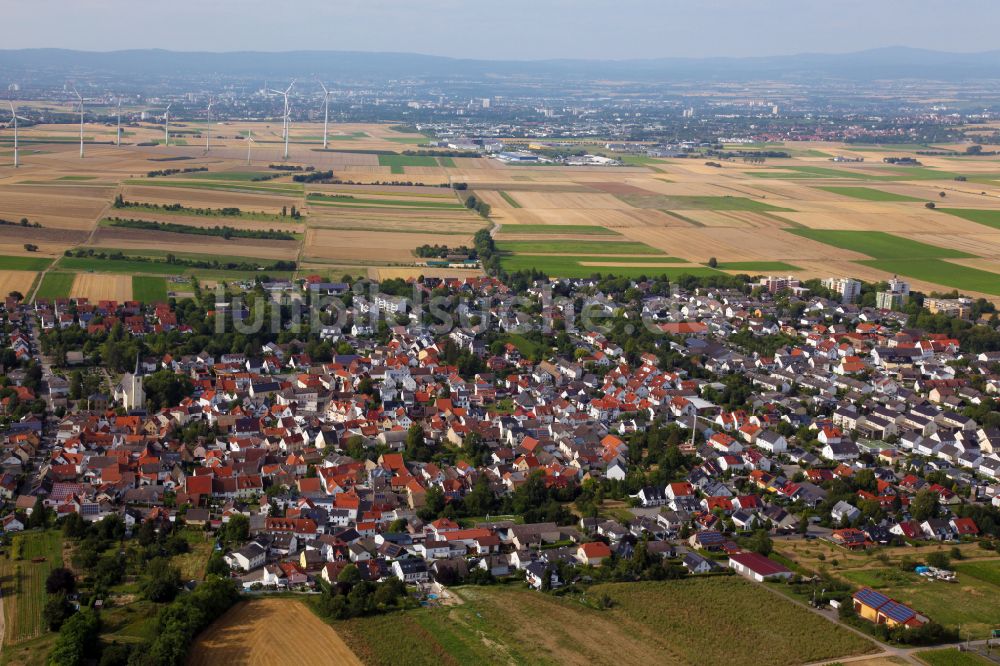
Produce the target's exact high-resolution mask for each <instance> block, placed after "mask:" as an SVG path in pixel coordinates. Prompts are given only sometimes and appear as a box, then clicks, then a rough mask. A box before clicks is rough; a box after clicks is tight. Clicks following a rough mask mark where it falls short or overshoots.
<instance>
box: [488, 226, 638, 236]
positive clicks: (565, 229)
mask: <svg viewBox="0 0 1000 666" xmlns="http://www.w3.org/2000/svg"><path fill="white" fill-rule="evenodd" d="M500 233H501V234H539V235H560V236H562V235H573V236H621V234H620V233H618V232H617V231H614V230H613V229H608V228H607V227H598V226H594V225H590V224H508V225H505V226H504V227H503V228H501V229H500Z"/></svg>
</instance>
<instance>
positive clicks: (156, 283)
mask: <svg viewBox="0 0 1000 666" xmlns="http://www.w3.org/2000/svg"><path fill="white" fill-rule="evenodd" d="M132 298H133V299H134V300H137V301H142V302H143V303H165V302H166V301H167V281H166V279H165V278H161V277H150V276H146V275H135V276H133V277H132Z"/></svg>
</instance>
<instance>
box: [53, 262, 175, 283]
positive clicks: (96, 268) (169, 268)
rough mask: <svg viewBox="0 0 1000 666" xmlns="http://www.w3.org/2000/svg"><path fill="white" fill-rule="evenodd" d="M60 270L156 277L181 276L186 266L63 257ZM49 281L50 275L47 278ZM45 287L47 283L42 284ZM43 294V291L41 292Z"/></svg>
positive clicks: (59, 265)
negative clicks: (143, 274)
mask: <svg viewBox="0 0 1000 666" xmlns="http://www.w3.org/2000/svg"><path fill="white" fill-rule="evenodd" d="M58 267H59V268H60V269H65V270H70V271H77V272H90V273H133V274H134V273H153V274H156V275H180V274H181V273H183V272H184V268H185V267H184V266H179V265H177V266H175V265H172V264H167V263H164V262H153V261H129V260H128V259H115V260H109V259H98V258H96V257H63V258H62V259H60V260H59V264H58ZM45 277H46V279H48V277H49V276H48V275H46V276H45ZM42 286H43V287H44V286H45V283H44V282H43V283H42ZM39 292H41V290H39Z"/></svg>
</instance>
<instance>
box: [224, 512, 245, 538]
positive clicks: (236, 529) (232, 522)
mask: <svg viewBox="0 0 1000 666" xmlns="http://www.w3.org/2000/svg"><path fill="white" fill-rule="evenodd" d="M222 532H223V536H222V539H223V541H225V542H226V543H230V544H238V543H243V542H244V541H246V540H247V539H249V538H250V519H249V518H247V517H246V516H244V515H243V514H242V513H234V514H233V515H231V516H229V521H228V522H227V523H226V526H225V527H224V528H223V530H222Z"/></svg>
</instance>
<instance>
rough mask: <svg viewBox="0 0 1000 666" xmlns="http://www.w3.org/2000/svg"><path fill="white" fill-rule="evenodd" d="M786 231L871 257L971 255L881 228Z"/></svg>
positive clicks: (930, 257)
mask: <svg viewBox="0 0 1000 666" xmlns="http://www.w3.org/2000/svg"><path fill="white" fill-rule="evenodd" d="M787 231H788V233H791V234H795V235H797V236H802V237H803V238H809V239H811V240H814V241H818V242H820V243H826V244H827V245H832V246H834V247H839V248H841V249H844V250H851V251H853V252H859V253H861V254H867V255H868V256H869V257H872V258H873V259H880V260H906V259H968V258H972V256H973V255H971V254H966V253H965V252H959V251H958V250H951V249H948V248H943V247H938V246H936V245H928V244H926V243H920V242H918V241H914V240H910V239H908V238H903V237H902V236H895V235H893V234H887V233H885V232H882V231H843V230H833V229H787Z"/></svg>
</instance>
